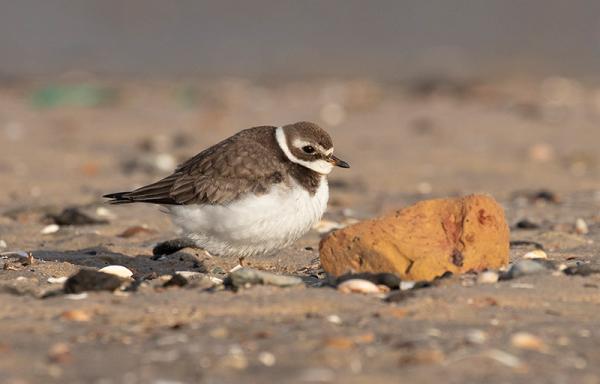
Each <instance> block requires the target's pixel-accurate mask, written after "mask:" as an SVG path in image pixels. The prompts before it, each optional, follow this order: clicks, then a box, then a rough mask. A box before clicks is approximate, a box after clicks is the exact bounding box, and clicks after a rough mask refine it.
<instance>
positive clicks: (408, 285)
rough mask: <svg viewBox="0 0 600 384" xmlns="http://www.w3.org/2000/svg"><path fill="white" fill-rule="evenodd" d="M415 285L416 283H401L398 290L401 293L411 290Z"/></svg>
mask: <svg viewBox="0 0 600 384" xmlns="http://www.w3.org/2000/svg"><path fill="white" fill-rule="evenodd" d="M416 284H417V282H416V281H401V282H400V286H399V288H400V290H401V291H408V290H410V289H413V288H414V287H415V285H416Z"/></svg>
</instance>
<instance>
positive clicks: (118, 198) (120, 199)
mask: <svg viewBox="0 0 600 384" xmlns="http://www.w3.org/2000/svg"><path fill="white" fill-rule="evenodd" d="M129 193H131V192H115V193H109V194H107V195H104V196H102V197H104V198H106V199H110V200H109V201H108V203H109V204H129V203H135V200H134V199H133V198H131V197H128V196H127V195H128V194H129Z"/></svg>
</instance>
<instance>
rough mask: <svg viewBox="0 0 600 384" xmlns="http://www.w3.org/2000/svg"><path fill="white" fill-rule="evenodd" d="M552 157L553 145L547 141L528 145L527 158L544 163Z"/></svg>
mask: <svg viewBox="0 0 600 384" xmlns="http://www.w3.org/2000/svg"><path fill="white" fill-rule="evenodd" d="M553 157H554V147H552V146H551V145H550V144H548V143H536V144H534V145H532V146H531V147H529V158H530V159H531V160H533V161H536V162H539V163H546V162H548V161H550V160H552V158H553Z"/></svg>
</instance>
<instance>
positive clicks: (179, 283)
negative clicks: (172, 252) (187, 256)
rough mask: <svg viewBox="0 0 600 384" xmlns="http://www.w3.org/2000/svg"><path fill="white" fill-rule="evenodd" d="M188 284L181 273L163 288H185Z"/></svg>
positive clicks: (172, 277) (174, 276)
mask: <svg viewBox="0 0 600 384" xmlns="http://www.w3.org/2000/svg"><path fill="white" fill-rule="evenodd" d="M187 284H188V279H186V278H185V277H183V276H181V275H180V274H179V273H176V274H174V275H173V276H171V278H170V279H169V280H168V281H166V282H165V283H164V284H163V287H165V288H167V287H184V286H186V285H187Z"/></svg>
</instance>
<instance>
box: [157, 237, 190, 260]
mask: <svg viewBox="0 0 600 384" xmlns="http://www.w3.org/2000/svg"><path fill="white" fill-rule="evenodd" d="M183 248H198V246H197V245H196V243H195V242H194V241H193V240H192V239H190V238H187V237H181V238H177V239H172V240H167V241H163V242H162V243H158V244H156V246H155V247H154V248H153V249H152V254H153V255H154V257H155V258H158V257H160V256H164V255H170V254H172V253H175V252H177V251H180V250H182V249H183Z"/></svg>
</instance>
